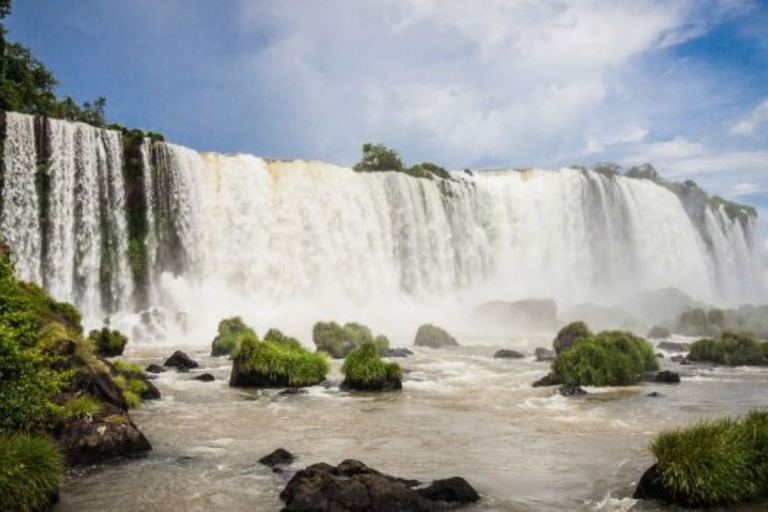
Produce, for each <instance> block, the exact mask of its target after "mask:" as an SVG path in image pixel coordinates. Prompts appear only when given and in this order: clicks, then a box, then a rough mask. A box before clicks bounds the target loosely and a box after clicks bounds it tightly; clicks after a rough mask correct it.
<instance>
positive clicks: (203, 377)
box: [193, 373, 216, 382]
mask: <svg viewBox="0 0 768 512" xmlns="http://www.w3.org/2000/svg"><path fill="white" fill-rule="evenodd" d="M193 378H194V380H199V381H201V382H213V381H214V380H216V377H214V376H213V375H211V374H210V373H202V374H200V375H198V376H197V377H193Z"/></svg>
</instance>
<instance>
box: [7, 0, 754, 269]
mask: <svg viewBox="0 0 768 512" xmlns="http://www.w3.org/2000/svg"><path fill="white" fill-rule="evenodd" d="M7 21H8V23H7V25H8V27H9V30H10V34H9V36H8V38H9V39H10V40H14V41H19V42H22V43H23V44H26V45H27V46H29V47H31V48H32V50H33V52H34V53H35V55H37V56H38V58H40V59H41V60H42V61H43V62H44V63H45V64H46V65H47V66H48V67H49V68H50V69H51V70H52V71H53V72H54V74H55V75H56V76H57V78H58V79H59V81H60V82H61V85H60V87H59V92H60V94H62V95H63V94H69V95H71V96H73V97H74V98H75V99H76V100H78V101H81V102H82V101H87V100H90V99H93V98H96V97H98V96H104V97H106V98H107V117H108V119H109V121H112V122H119V123H121V124H125V125H128V126H139V127H143V128H146V129H152V130H157V131H160V132H162V133H164V134H165V136H166V139H168V140H171V141H173V142H176V143H179V144H183V145H186V146H189V147H192V148H195V149H198V150H212V151H220V152H247V153H254V154H257V155H259V156H265V157H280V158H311V159H320V160H325V161H329V162H333V163H339V164H352V163H354V162H355V161H356V160H357V159H358V158H359V154H360V146H361V144H362V143H363V142H366V141H373V142H381V143H384V144H386V145H387V146H390V147H393V148H396V149H398V150H399V151H400V153H401V154H402V156H403V158H404V160H405V161H406V162H416V161H422V160H428V161H434V162H436V163H439V164H441V165H443V166H445V167H448V168H452V169H461V168H465V167H471V168H511V167H514V168H521V167H544V168H555V167H559V166H566V165H570V164H584V165H590V164H594V163H596V162H601V161H615V162H619V163H620V164H622V165H625V166H631V165H634V164H640V163H644V162H650V163H652V164H653V165H654V166H655V167H656V168H657V169H658V170H659V171H660V172H661V174H662V175H663V176H664V177H666V178H668V179H672V180H684V179H694V180H695V181H697V182H699V183H700V184H701V185H702V186H704V188H705V189H707V190H708V191H709V192H711V193H715V194H718V195H722V196H724V197H726V198H729V199H732V200H735V201H738V202H743V203H747V204H750V205H753V206H755V207H757V208H758V210H759V211H760V214H761V215H762V217H763V219H762V220H761V222H760V238H761V240H762V241H763V242H762V244H763V245H764V247H765V252H766V254H768V29H766V27H768V1H765V0H763V1H758V0H622V1H618V0H552V1H544V0H541V1H535V0H471V1H470V0H323V1H316V0H218V1H216V2H212V1H210V0H162V1H158V0H131V1H130V2H126V1H121V0H15V1H14V2H13V14H12V15H11V16H10V18H8V20H7Z"/></svg>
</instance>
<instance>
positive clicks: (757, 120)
mask: <svg viewBox="0 0 768 512" xmlns="http://www.w3.org/2000/svg"><path fill="white" fill-rule="evenodd" d="M766 122H768V98H766V99H765V100H764V101H763V102H762V103H760V104H759V105H758V106H756V107H755V108H754V109H753V110H752V111H751V112H750V113H749V114H747V116H746V117H744V118H743V119H741V120H740V121H738V122H736V123H734V124H733V125H732V126H731V129H730V130H729V132H730V134H731V135H752V134H753V133H755V130H757V129H758V128H759V127H760V126H762V125H763V124H765V123H766Z"/></svg>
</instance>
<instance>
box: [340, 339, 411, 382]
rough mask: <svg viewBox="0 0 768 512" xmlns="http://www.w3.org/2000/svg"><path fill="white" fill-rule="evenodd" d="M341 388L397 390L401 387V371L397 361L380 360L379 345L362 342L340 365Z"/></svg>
mask: <svg viewBox="0 0 768 512" xmlns="http://www.w3.org/2000/svg"><path fill="white" fill-rule="evenodd" d="M341 373H343V374H344V381H343V382H342V384H341V389H343V390H354V391H397V390H400V389H402V388H403V384H402V371H401V370H400V365H398V364H397V363H388V362H385V361H382V359H381V357H379V347H378V346H377V345H376V344H375V343H373V342H366V343H363V344H362V345H361V346H360V347H359V348H357V349H355V350H353V351H352V352H351V353H350V354H349V355H348V356H347V358H346V360H345V361H344V364H343V365H342V367H341Z"/></svg>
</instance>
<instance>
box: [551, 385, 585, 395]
mask: <svg viewBox="0 0 768 512" xmlns="http://www.w3.org/2000/svg"><path fill="white" fill-rule="evenodd" d="M557 392H558V393H560V394H561V395H562V396H581V395H586V394H587V392H586V391H584V389H583V388H582V387H581V386H569V385H567V384H563V385H562V386H560V387H559V388H557Z"/></svg>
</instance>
